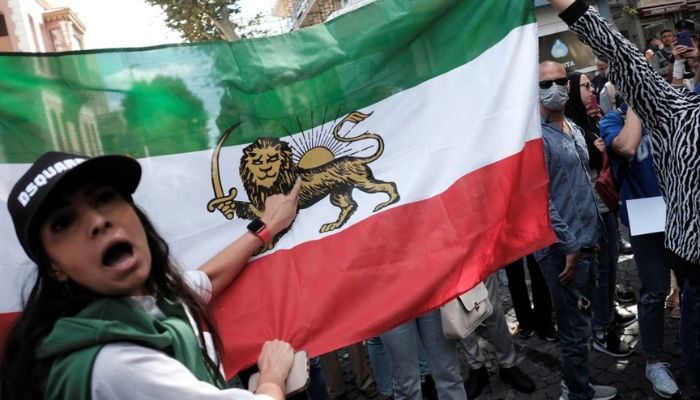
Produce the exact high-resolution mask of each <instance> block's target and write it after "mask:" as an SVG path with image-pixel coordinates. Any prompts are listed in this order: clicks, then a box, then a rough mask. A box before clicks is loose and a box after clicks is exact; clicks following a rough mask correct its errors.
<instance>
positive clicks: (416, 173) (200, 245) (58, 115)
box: [0, 0, 555, 374]
mask: <svg viewBox="0 0 700 400" xmlns="http://www.w3.org/2000/svg"><path fill="white" fill-rule="evenodd" d="M536 30H537V27H536V23H535V21H534V18H533V15H532V13H531V2H528V1H522V0H489V1H477V0H472V1H463V0H441V1H419V0H414V1H406V0H379V1H377V2H375V3H372V4H369V5H367V6H365V7H363V8H360V9H358V10H356V11H354V12H352V13H348V14H345V15H343V16H340V17H338V18H336V19H334V20H333V21H331V22H329V23H327V24H325V25H318V26H314V27H311V28H308V29H303V30H300V31H297V32H293V33H290V34H286V35H281V36H275V37H269V38H260V39H253V40H242V41H237V42H232V43H225V42H211V43H197V44H191V45H179V46H161V47H153V48H145V49H121V50H101V51H86V52H74V53H62V54H3V55H2V56H0V93H2V95H0V199H2V202H3V203H6V199H7V196H8V193H9V191H10V188H11V187H12V185H13V184H14V182H15V181H16V180H17V178H18V177H19V176H20V175H21V174H22V173H23V172H24V171H25V170H26V169H27V168H28V166H29V164H30V163H31V162H32V161H33V160H35V159H36V158H37V157H38V156H39V155H40V154H42V153H43V152H45V151H47V150H51V149H58V150H62V151H68V152H77V153H83V154H88V155H100V154H106V153H122V154H129V155H131V156H133V157H135V158H137V159H138V160H139V162H140V163H141V166H142V167H143V178H142V181H141V184H140V186H139V189H138V191H137V192H136V195H135V201H136V203H137V204H139V205H140V206H141V207H142V208H143V209H145V211H146V213H147V214H148V215H149V216H150V217H151V218H152V219H153V220H154V221H155V224H156V226H157V228H158V229H159V231H160V232H161V234H162V235H163V236H164V237H165V239H166V240H167V241H168V242H169V243H170V244H171V250H172V253H173V258H174V260H175V261H176V262H177V263H178V265H179V266H181V267H182V268H184V269H194V268H197V267H198V266H199V265H200V264H201V263H203V262H204V261H205V260H207V259H208V258H209V257H211V256H212V255H213V254H215V253H216V252H217V251H218V250H220V249H222V248H223V247H224V246H225V245H226V244H228V243H230V242H231V241H232V240H234V239H235V238H237V237H238V236H239V235H241V234H242V233H243V232H245V229H246V225H247V224H248V223H249V222H250V219H251V218H253V217H254V216H255V215H258V214H259V213H260V212H261V209H262V202H263V201H264V198H265V197H266V196H267V195H269V194H271V193H278V192H280V191H285V190H288V188H289V187H290V185H291V184H292V183H293V181H294V179H295V177H296V176H301V177H302V179H303V184H302V191H301V198H300V209H299V214H298V217H297V218H296V220H295V222H294V223H293V225H292V227H291V229H289V230H288V231H287V232H286V233H284V234H283V235H281V236H280V237H279V238H278V240H277V241H276V242H275V243H274V245H273V246H269V248H266V249H263V250H264V251H261V252H260V253H259V254H257V255H256V256H254V257H253V259H252V260H251V262H250V263H249V264H248V266H247V267H246V268H245V269H244V271H243V273H242V274H241V275H240V276H239V277H238V279H237V280H236V281H235V282H234V283H233V284H232V285H231V287H230V288H229V289H228V290H227V291H226V293H225V294H224V295H223V296H222V297H221V298H219V299H217V300H216V301H215V302H214V303H212V310H213V312H214V314H215V317H216V319H217V321H218V325H219V328H220V330H221V333H222V336H223V339H224V343H225V354H224V363H225V366H226V368H227V372H228V373H229V374H232V373H234V372H235V371H238V370H240V369H241V368H242V367H244V366H246V365H250V364H252V363H253V362H255V359H256V356H257V354H258V352H259V350H260V346H261V344H262V343H263V341H265V340H268V339H272V338H282V339H285V340H288V341H290V342H291V343H292V344H293V345H294V346H295V347H296V348H303V349H306V350H308V351H309V353H310V354H311V355H317V354H321V353H324V352H327V351H329V350H332V349H336V348H339V347H341V346H344V345H348V344H351V343H355V342H358V341H361V340H363V339H366V338H368V337H371V336H373V335H377V334H380V333H382V332H384V331H387V330H388V329H390V328H392V327H394V326H396V325H397V324H399V323H402V322H404V321H407V320H410V319H412V318H415V317H417V316H420V315H422V314H423V313H425V312H427V311H429V310H432V309H434V308H436V307H438V306H440V305H442V304H444V303H445V302H447V301H448V300H450V299H452V298H454V297H455V296H457V295H458V294H461V293H463V292H465V291H466V290H468V289H470V288H471V287H473V286H474V285H475V284H476V283H478V282H479V281H481V280H483V279H484V278H485V277H487V276H488V275H490V274H492V273H493V272H494V271H496V270H497V269H498V268H500V267H501V266H503V265H505V264H506V263H508V262H511V261H513V260H514V259H516V258H518V257H521V256H523V255H526V254H528V253H530V252H533V251H535V250H537V249H540V248H542V247H545V246H547V245H549V244H550V243H552V242H553V241H554V240H555V237H554V234H553V232H552V230H551V228H550V222H549V217H548V213H547V192H548V180H547V174H546V170H545V164H544V156H543V144H542V140H541V137H540V128H539V125H540V123H539V116H538V111H537V110H538V100H537V88H536V81H537V74H538V71H537V59H538V57H537V34H536ZM0 208H1V209H0V224H1V225H0V226H1V227H2V228H1V230H0V248H2V249H3V252H2V255H3V256H2V257H1V258H0V269H1V270H2V271H3V278H2V279H1V280H0V313H1V314H0V330H3V331H6V329H7V327H8V326H9V325H10V323H11V321H12V320H13V319H14V318H16V317H17V316H18V315H19V313H20V312H21V310H22V303H23V299H24V298H25V297H26V295H27V293H28V291H29V289H30V288H31V284H32V281H33V277H34V268H35V267H34V266H33V264H32V263H31V262H30V261H29V260H28V259H27V258H26V256H25V255H24V253H23V251H22V249H21V247H20V246H19V244H18V242H17V239H16V237H15V233H14V230H13V228H12V223H11V220H10V217H9V214H8V213H7V211H6V207H5V206H3V207H0Z"/></svg>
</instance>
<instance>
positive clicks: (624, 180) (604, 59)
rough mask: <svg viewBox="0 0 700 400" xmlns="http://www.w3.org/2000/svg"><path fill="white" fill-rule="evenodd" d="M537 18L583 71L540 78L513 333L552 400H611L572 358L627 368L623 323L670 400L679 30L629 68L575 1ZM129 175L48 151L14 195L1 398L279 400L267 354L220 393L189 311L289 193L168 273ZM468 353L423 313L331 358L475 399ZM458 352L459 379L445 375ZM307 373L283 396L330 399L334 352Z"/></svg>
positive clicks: (210, 354)
mask: <svg viewBox="0 0 700 400" xmlns="http://www.w3.org/2000/svg"><path fill="white" fill-rule="evenodd" d="M551 3H552V5H553V6H554V8H555V9H556V10H557V11H558V12H560V13H561V14H560V16H561V18H562V19H563V20H564V21H565V22H566V23H567V24H568V25H569V26H570V29H571V30H572V31H573V32H574V33H575V34H576V35H578V37H579V38H580V39H581V40H582V41H583V42H584V43H586V44H588V45H589V46H590V47H591V48H592V49H593V52H594V53H595V54H596V56H597V58H598V60H597V65H598V71H599V73H598V75H597V76H595V77H594V78H593V79H591V78H590V77H589V76H587V75H585V74H581V73H578V72H567V71H566V69H565V68H564V66H563V65H561V64H559V63H557V62H554V61H544V62H542V63H540V68H539V90H540V92H539V93H540V116H541V126H542V132H543V142H544V150H545V161H546V167H547V169H548V173H549V178H550V186H549V214H550V218H551V222H552V227H553V229H554V232H555V234H556V237H557V241H556V242H555V243H553V244H552V245H550V246H548V247H547V248H544V249H541V250H539V251H537V252H535V253H534V254H531V255H528V256H527V257H526V258H523V259H522V260H518V261H516V262H514V263H512V264H510V265H508V266H504V267H505V270H506V272H507V276H508V278H509V279H508V283H509V289H510V292H511V296H512V299H513V307H514V309H515V312H516V317H517V319H518V321H519V330H518V331H517V334H518V335H519V336H520V337H521V338H523V339H528V338H529V337H532V336H533V335H534V334H535V333H536V334H537V335H539V337H540V338H542V339H543V340H546V341H548V342H557V341H558V343H559V347H560V350H561V378H562V381H561V398H562V399H575V400H578V399H612V398H614V397H615V396H616V395H617V394H618V391H617V389H616V388H614V387H612V386H604V385H595V384H593V383H592V382H591V377H590V366H589V351H590V349H591V347H592V348H593V349H594V350H596V351H600V352H602V353H605V354H606V355H608V356H611V357H616V358H624V357H627V356H629V355H630V354H631V352H632V350H631V349H630V348H629V346H627V345H626V344H625V343H624V342H623V341H621V340H620V333H621V330H622V329H623V328H624V327H626V326H628V325H629V324H631V323H633V322H634V321H635V320H636V319H637V318H638V320H639V330H640V335H641V339H642V344H643V350H644V354H645V357H646V360H647V361H646V366H645V375H646V378H647V379H648V381H649V384H650V387H651V388H653V390H654V391H655V392H656V393H657V394H658V395H659V396H661V397H664V398H671V397H673V396H675V395H678V394H679V388H678V385H677V384H676V382H675V378H674V376H673V375H672V373H671V371H670V370H669V368H668V363H667V362H666V361H665V360H666V358H667V357H668V355H666V354H664V352H663V341H664V336H663V331H664V329H663V327H664V308H665V306H666V305H667V304H671V305H673V306H674V307H679V306H680V308H679V310H680V315H679V317H680V319H681V329H680V332H679V334H680V338H681V344H682V355H683V360H684V363H685V366H686V368H687V370H688V371H689V373H690V375H691V376H692V377H693V379H694V380H695V382H694V383H695V384H696V385H700V342H699V341H698V337H700V191H699V190H698V189H699V188H700V97H698V95H697V94H695V93H694V92H696V91H698V89H699V88H700V85H698V81H699V80H700V79H699V78H700V51H698V41H697V37H694V38H693V40H694V42H693V43H679V42H678V40H677V36H676V34H680V33H681V32H690V33H692V32H691V31H693V27H692V26H691V25H690V24H689V22H688V21H685V22H683V23H681V24H679V25H678V26H677V32H676V33H674V32H672V31H663V32H660V42H659V41H658V40H657V41H654V40H649V41H648V42H647V43H648V47H647V49H644V52H640V51H639V50H638V49H637V48H636V47H634V46H633V45H632V44H631V43H630V42H628V41H627V40H626V39H624V38H623V36H622V35H621V34H619V33H618V32H616V31H615V30H614V29H613V28H612V27H611V26H610V25H609V24H608V23H607V22H606V21H605V20H604V19H602V18H601V17H600V15H599V14H598V13H597V12H596V11H595V9H593V8H590V7H588V6H587V5H585V3H584V2H582V1H581V0H551ZM691 38H692V35H691ZM59 164H60V165H61V166H62V168H54V170H55V171H57V172H56V174H55V175H54V176H53V177H52V179H50V180H48V181H47V183H46V184H45V185H43V186H42V187H40V188H39V189H38V191H37V193H35V195H34V196H33V197H32V198H31V199H29V200H28V201H27V202H26V203H24V204H20V202H19V200H18V196H17V194H18V191H20V190H21V189H22V188H24V187H26V186H27V184H28V183H29V182H31V181H32V179H34V177H35V176H36V175H37V174H40V173H41V171H43V170H46V169H47V168H53V167H55V166H57V165H59ZM115 171H119V173H114V172H115ZM140 175H141V170H140V167H139V164H138V163H137V162H136V161H134V160H133V159H131V158H128V157H124V156H101V157H96V158H91V159H90V158H87V157H83V156H79V155H75V154H67V153H60V152H49V153H46V154H44V155H43V156H42V157H40V158H39V159H38V160H37V161H36V162H35V163H34V164H33V165H32V166H31V167H30V168H29V170H28V171H27V172H26V173H25V174H24V175H23V176H22V177H21V178H20V179H19V181H18V182H17V184H16V185H15V187H14V188H13V190H12V192H11V193H10V196H9V198H8V208H9V211H10V215H11V217H12V220H13V223H14V227H15V231H16V233H17V237H18V239H19V242H20V244H21V245H22V247H23V248H24V250H25V252H26V253H27V255H28V256H29V258H30V259H31V260H33V261H34V262H35V263H36V265H37V266H38V273H37V275H36V281H35V284H34V287H33V290H32V292H31V294H30V296H29V298H28V299H27V302H26V306H25V310H24V312H23V314H22V316H21V317H20V319H19V320H18V322H17V323H16V325H15V326H14V327H13V329H12V331H11V333H10V334H9V336H8V338H7V340H6V342H5V345H4V347H3V350H2V352H1V353H0V398H4V399H35V398H51V399H54V398H55V399H65V398H71V399H74V398H76V399H77V398H86V399H89V398H92V399H120V398H125V399H126V398H154V399H160V398H178V399H190V398H191V399H195V398H196V399H210V398H211V399H224V398H236V399H244V398H251V399H252V398H255V397H258V398H261V399H262V398H264V399H269V398H272V399H282V398H284V397H285V381H286V380H287V377H288V375H289V373H290V369H291V367H292V361H293V353H294V351H293V349H292V347H291V346H290V345H289V344H288V343H286V342H283V341H280V340H274V341H270V342H267V343H265V344H264V346H263V347H262V349H261V353H260V356H259V360H258V363H257V368H258V369H259V372H260V378H259V380H258V384H257V387H256V388H255V392H254V393H253V392H251V391H247V390H244V389H238V388H231V387H230V385H229V384H228V383H227V382H226V381H225V380H224V379H223V375H222V369H221V365H220V362H219V361H218V360H219V358H218V354H219V349H220V340H219V338H218V335H217V331H216V327H215V325H214V324H213V323H212V320H211V317H210V315H209V313H208V311H207V309H206V303H207V302H208V301H209V300H210V299H212V298H215V297H216V296H218V295H219V294H220V293H221V292H222V291H223V290H224V289H225V288H226V287H227V286H228V285H229V283H230V282H231V281H232V280H234V279H235V278H236V276H237V275H238V274H239V273H240V272H241V270H242V269H243V268H244V267H245V265H246V263H247V261H248V259H249V257H250V256H251V255H252V254H253V253H254V252H255V251H256V250H257V249H258V248H259V247H260V246H261V245H264V244H266V243H268V242H269V241H270V240H271V238H273V237H274V236H275V235H276V234H277V233H278V232H280V231H282V230H284V229H286V228H287V227H288V226H289V225H290V224H291V222H292V221H293V219H294V218H295V216H296V211H297V196H298V191H299V187H300V182H297V184H296V185H295V187H294V188H293V189H292V190H291V192H290V193H288V194H278V195H272V196H269V197H268V198H267V199H266V201H265V210H264V214H263V215H262V217H261V218H260V219H257V220H254V221H253V222H252V223H251V225H249V230H248V231H247V232H246V233H245V234H243V235H242V236H240V237H239V238H238V239H237V240H235V241H234V242H233V243H232V244H230V245H229V246H228V247H226V248H225V249H223V250H222V251H221V252H220V253H218V254H216V255H215V256H214V257H212V258H211V259H210V260H209V261H207V262H206V263H205V264H204V265H202V267H201V268H200V269H198V270H196V271H190V272H187V273H180V272H179V270H178V268H177V267H176V266H174V265H173V263H172V262H171V260H170V258H169V251H168V246H167V244H166V243H165V241H164V240H163V239H162V238H161V237H160V236H159V235H158V233H157V232H156V230H155V229H154V228H153V225H152V224H151V223H150V221H149V220H148V217H147V216H146V215H145V214H144V213H143V212H142V211H141V210H140V209H139V208H138V206H137V205H136V204H134V202H133V200H132V194H133V193H134V191H135V189H136V187H137V186H138V184H139V180H140ZM611 177H612V178H611ZM611 179H612V182H613V183H614V192H615V193H613V194H612V195H611V194H610V193H609V188H610V182H611ZM606 180H607V181H606ZM611 196H612V197H611ZM654 196H662V197H663V199H664V201H665V202H666V205H667V209H668V213H667V218H666V229H665V232H659V233H651V234H644V235H633V236H632V237H631V245H632V251H633V253H634V258H635V261H636V265H637V268H638V273H639V279H640V283H641V287H640V292H639V302H638V309H637V311H638V315H637V316H635V315H633V314H630V313H625V312H624V311H623V310H621V309H620V308H619V307H618V305H617V304H616V301H615V295H616V292H615V288H616V283H617V279H616V272H617V271H616V269H617V264H618V256H619V253H620V248H619V226H618V220H619V221H621V223H622V224H624V225H626V226H629V224H630V219H632V218H633V217H632V216H631V215H630V213H629V212H628V209H627V206H626V202H627V201H628V200H633V199H639V198H647V197H654ZM525 268H527V270H528V271H529V276H530V281H531V286H532V289H533V290H532V303H531V300H530V295H529V293H528V289H527V285H526V284H525V274H524V271H525ZM672 281H673V282H675V286H674V285H672ZM484 283H485V285H486V287H487V289H488V291H489V300H490V302H491V304H492V305H493V313H492V314H491V315H490V316H489V317H488V318H486V320H484V322H483V325H484V327H485V330H486V331H487V332H488V337H489V340H490V341H491V343H492V345H493V348H494V350H495V353H496V362H497V364H498V371H499V374H498V375H499V377H500V379H501V380H502V381H503V382H505V383H507V384H509V385H511V386H512V387H513V388H515V389H516V390H518V391H521V392H524V393H532V392H534V391H535V390H537V386H538V385H537V383H536V382H535V381H533V379H532V378H531V377H530V376H528V374H527V373H526V372H524V371H523V370H521V369H520V368H519V367H518V365H517V363H516V353H515V348H514V346H513V341H512V337H511V333H510V331H509V329H508V326H507V324H506V321H505V316H504V311H503V309H502V304H501V298H500V297H501V296H500V293H499V287H498V284H497V280H496V277H495V275H492V276H490V277H488V278H487V279H486V280H485V281H484ZM678 293H681V295H680V297H678ZM475 335H476V334H472V335H470V336H469V337H467V338H466V339H465V340H461V341H457V340H454V339H448V338H446V337H445V336H444V334H443V332H442V325H441V316H440V310H439V309H436V310H433V311H431V312H429V313H427V314H425V315H422V316H420V317H418V318H416V319H414V320H411V321H407V322H405V323H403V324H401V325H399V326H397V327H395V328H393V329H391V330H389V331H387V332H384V333H382V334H381V335H379V336H376V337H373V338H368V340H367V342H366V346H365V345H364V344H363V343H356V344H354V345H351V346H349V347H347V352H348V354H349V356H350V359H351V364H352V366H353V372H354V375H355V377H356V384H357V386H358V388H359V389H360V390H362V391H363V392H364V393H365V395H366V396H367V397H370V398H381V399H383V400H386V399H390V398H395V399H397V400H404V399H412V400H420V399H422V398H424V397H428V398H437V399H440V400H463V399H466V398H473V397H476V396H478V395H479V394H480V393H481V391H482V390H483V388H484V387H485V386H486V385H488V382H489V379H490V378H489V373H488V371H487V370H486V367H485V359H484V356H483V355H482V353H481V350H480V348H479V343H478V340H477V339H476V336H475ZM459 346H462V347H463V349H464V354H465V355H466V358H467V364H468V367H469V371H461V370H460V363H459V357H458V348H459ZM367 353H368V354H367ZM367 359H369V361H370V366H371V369H370V368H368V365H367V364H366V361H367ZM310 372H311V374H310V376H311V378H310V380H309V384H308V389H307V390H306V391H305V392H302V393H299V394H296V395H295V396H303V397H309V398H311V399H313V400H325V399H335V398H340V397H342V396H343V392H344V381H343V376H342V371H341V370H340V367H339V364H338V355H337V353H336V352H331V353H328V354H326V355H323V356H320V357H314V358H312V359H311V362H310ZM463 372H467V375H468V378H467V380H466V381H463V380H462V373H463ZM248 375H249V373H247V372H244V373H243V374H242V375H241V376H242V377H247V376H248ZM244 385H245V382H244Z"/></svg>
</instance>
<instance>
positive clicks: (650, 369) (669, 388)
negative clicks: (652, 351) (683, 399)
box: [646, 362, 678, 399]
mask: <svg viewBox="0 0 700 400" xmlns="http://www.w3.org/2000/svg"><path fill="white" fill-rule="evenodd" d="M668 367H669V365H668V363H664V362H657V363H654V364H649V363H647V368H646V369H647V371H646V372H647V379H648V380H649V382H651V386H652V387H653V388H654V391H655V392H656V394H658V395H659V396H661V397H663V398H665V399H669V398H671V397H673V396H674V395H675V394H676V393H678V385H676V382H675V381H674V380H673V375H671V371H669V370H668Z"/></svg>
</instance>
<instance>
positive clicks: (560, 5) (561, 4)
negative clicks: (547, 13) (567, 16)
mask: <svg viewBox="0 0 700 400" xmlns="http://www.w3.org/2000/svg"><path fill="white" fill-rule="evenodd" d="M550 3H552V7H554V9H555V10H557V12H558V13H561V12H562V11H564V10H566V9H567V8H569V6H570V5H572V4H574V0H550Z"/></svg>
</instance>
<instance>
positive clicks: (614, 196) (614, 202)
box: [595, 152, 620, 212]
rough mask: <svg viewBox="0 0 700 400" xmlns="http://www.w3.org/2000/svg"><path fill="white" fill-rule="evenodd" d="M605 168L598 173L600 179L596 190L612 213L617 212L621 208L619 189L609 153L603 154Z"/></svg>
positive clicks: (597, 180)
mask: <svg viewBox="0 0 700 400" xmlns="http://www.w3.org/2000/svg"><path fill="white" fill-rule="evenodd" d="M602 154H603V166H602V167H601V168H600V172H598V178H596V180H595V190H596V192H598V195H599V196H600V199H601V200H603V203H605V205H606V206H607V207H608V209H609V210H610V211H613V212H614V211H617V210H618V209H619V208H620V204H619V201H618V200H619V197H618V187H617V184H616V183H615V177H613V172H612V167H611V165H610V159H609V158H608V153H607V152H603V153H602Z"/></svg>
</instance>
